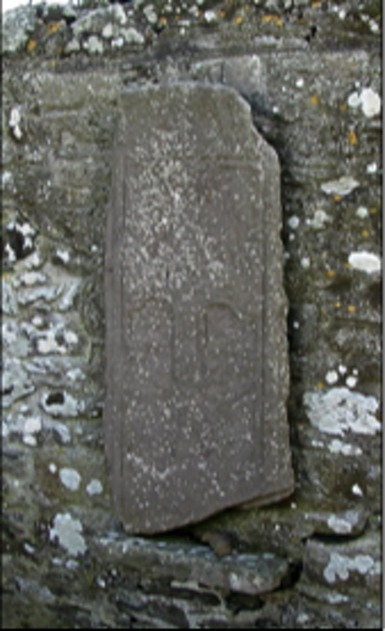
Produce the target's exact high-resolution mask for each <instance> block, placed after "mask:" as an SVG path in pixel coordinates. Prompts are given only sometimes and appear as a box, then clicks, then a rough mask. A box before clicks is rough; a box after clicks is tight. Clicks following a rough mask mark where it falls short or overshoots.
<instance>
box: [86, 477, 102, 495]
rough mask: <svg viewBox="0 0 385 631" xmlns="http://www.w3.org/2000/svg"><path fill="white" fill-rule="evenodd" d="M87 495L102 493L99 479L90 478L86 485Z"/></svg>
mask: <svg viewBox="0 0 385 631" xmlns="http://www.w3.org/2000/svg"><path fill="white" fill-rule="evenodd" d="M86 491H87V493H88V495H100V494H101V493H103V485H102V483H101V482H100V480H96V479H93V480H91V481H90V482H89V483H88V484H87V487H86Z"/></svg>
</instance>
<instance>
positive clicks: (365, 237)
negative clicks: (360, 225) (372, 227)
mask: <svg viewBox="0 0 385 631" xmlns="http://www.w3.org/2000/svg"><path fill="white" fill-rule="evenodd" d="M361 234H362V236H363V237H364V239H367V238H368V236H369V230H368V229H367V228H364V230H363V231H362V232H361Z"/></svg>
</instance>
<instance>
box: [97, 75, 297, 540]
mask: <svg viewBox="0 0 385 631" xmlns="http://www.w3.org/2000/svg"><path fill="white" fill-rule="evenodd" d="M122 102H123V105H122V110H121V117H120V123H119V127H118V130H117V136H116V138H117V140H116V143H115V148H114V157H113V174H114V175H113V185H112V194H111V207H110V211H109V217H108V229H107V252H106V285H105V286H106V309H107V313H106V319H107V387H108V393H107V399H106V404H105V415H104V419H105V433H106V449H107V457H108V461H109V465H110V468H111V480H112V487H113V493H114V496H115V503H116V508H117V511H118V514H119V516H120V518H121V519H122V521H123V522H124V524H125V527H126V528H127V530H129V531H130V532H135V533H145V532H146V533H151V532H160V531H164V530H168V529H171V528H175V527H179V526H182V525H184V524H187V523H191V522H196V521H198V520H200V519H203V518H204V517H207V516H208V515H210V514H213V513H215V512H218V511H219V510H221V509H224V508H227V507H229V506H233V505H236V504H242V503H245V502H250V501H252V500H255V501H256V503H258V504H263V503H269V502H272V501H277V500H278V499H280V498H282V497H285V496H287V495H289V494H290V493H291V492H292V490H293V474H292V470H291V464H290V449H289V442H288V427H287V420H286V398H287V392H288V364H287V346H286V300H285V296H284V292H283V288H282V258H283V257H282V244H281V241H280V236H279V233H280V228H281V220H280V214H281V210H280V198H279V166H278V160H277V157H276V154H275V152H274V151H273V150H272V148H271V147H270V146H269V145H267V143H266V142H265V141H264V140H263V139H262V137H261V136H260V135H259V134H258V133H257V131H256V130H255V128H254V127H253V124H252V121H251V116H250V109H249V106H248V105H247V104H246V102H245V101H243V99H241V98H240V97H239V96H238V95H237V94H236V93H235V92H234V91H233V90H230V89H228V88H222V87H210V86H205V85H199V84H179V85H173V86H171V85H170V86H162V87H148V88H143V89H136V90H130V91H127V92H126V93H125V94H124V95H123V100H122ZM150 127H151V134H149V133H148V129H149V128H150ZM123 349H124V350H123Z"/></svg>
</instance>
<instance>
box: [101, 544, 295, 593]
mask: <svg viewBox="0 0 385 631" xmlns="http://www.w3.org/2000/svg"><path fill="white" fill-rule="evenodd" d="M94 553H95V554H97V555H99V556H100V555H104V556H105V557H106V558H107V559H108V562H109V563H110V564H113V563H116V562H117V560H118V559H119V560H121V561H122V564H123V566H124V568H125V572H126V574H128V573H129V572H131V571H132V570H142V569H143V568H144V567H146V568H147V569H148V573H147V576H148V578H151V579H152V580H155V579H161V580H162V582H163V583H164V585H167V584H168V583H171V585H173V586H174V587H179V589H181V588H185V589H196V590H199V589H201V590H202V589H204V588H205V589H209V590H212V592H219V593H221V594H222V595H225V594H229V593H236V594H248V595H253V596H256V595H258V594H264V593H266V592H269V591H272V590H274V589H276V588H277V587H279V585H280V584H281V583H282V581H283V580H284V578H285V577H286V575H287V572H288V563H287V561H286V560H285V559H283V558H281V557H279V556H276V555H274V554H268V553H267V554H238V555H232V556H231V557H226V558H218V557H217V556H216V555H215V554H214V552H212V551H211V550H210V549H209V548H208V546H202V545H191V543H185V542H178V543H177V542H175V543H171V542H167V543H166V542H162V541H159V542H157V541H156V540H151V539H144V538H140V537H127V538H122V537H119V538H117V539H115V538H109V537H106V538H104V539H101V540H100V542H99V543H97V542H95V550H94ZM171 581H172V582H171Z"/></svg>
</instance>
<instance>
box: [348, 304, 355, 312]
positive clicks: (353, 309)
mask: <svg viewBox="0 0 385 631" xmlns="http://www.w3.org/2000/svg"><path fill="white" fill-rule="evenodd" d="M356 311H357V307H356V306H355V305H348V313H356Z"/></svg>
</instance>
